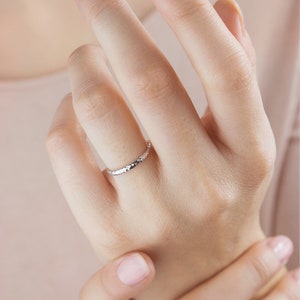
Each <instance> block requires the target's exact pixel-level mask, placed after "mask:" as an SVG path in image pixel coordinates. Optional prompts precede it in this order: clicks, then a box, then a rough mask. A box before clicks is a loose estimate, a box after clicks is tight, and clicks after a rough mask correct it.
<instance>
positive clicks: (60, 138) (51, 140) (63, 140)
mask: <svg viewBox="0 0 300 300" xmlns="http://www.w3.org/2000/svg"><path fill="white" fill-rule="evenodd" d="M72 136H73V133H72V129H71V128H70V127H69V126H66V125H65V124H60V125H57V126H55V127H53V128H52V129H51V130H50V131H49V133H48V135H47V139H46V146H47V150H48V152H49V153H51V152H53V151H58V150H60V149H62V148H63V147H64V145H67V144H68V141H69V140H70V139H71V138H72Z"/></svg>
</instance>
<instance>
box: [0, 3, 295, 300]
mask: <svg viewBox="0 0 300 300" xmlns="http://www.w3.org/2000/svg"><path fill="white" fill-rule="evenodd" d="M239 2H240V4H241V6H242V8H243V10H244V12H245V18H246V24H247V28H248V31H249V32H250V34H251V36H252V37H253V40H254V44H255V47H256V50H257V56H258V75H259V82H260V85H261V90H262V94H263V99H264V102H265V108H266V111H267V113H268V115H269V117H270V120H271V124H272V127H273V129H274V132H275V136H276V141H277V146H278V158H277V162H276V169H275V175H274V178H273V182H272V185H271V188H270V190H269V193H268V195H267V199H266V202H265V205H264V209H263V214H262V215H263V217H262V219H263V226H264V228H265V230H266V232H267V234H275V233H276V234H277V233H281V234H287V235H289V236H290V237H291V238H292V239H293V241H294V243H295V245H296V248H298V247H299V232H298V229H299V189H298V188H299V97H300V95H299V86H300V84H299V64H298V65H297V59H298V58H299V57H298V55H299V52H298V51H299V49H298V48H297V47H298V40H297V36H298V34H299V14H298V13H299V1H298V0H290V1H282V0H265V1H261V0H251V1H247V0H241V1H239ZM144 24H145V27H146V29H147V30H148V31H149V32H150V34H151V35H152V36H153V38H154V39H155V40H156V42H157V43H158V45H159V46H160V47H161V49H162V50H163V52H164V53H165V54H166V56H167V57H168V58H169V60H170V62H171V63H172V65H173V66H174V68H175V70H176V71H177V72H178V75H179V76H180V78H181V79H182V81H183V83H184V85H185V87H186V88H187V90H188V92H189V93H190V96H191V97H192V99H193V100H194V102H195V105H196V106H197V108H198V110H199V112H200V113H201V112H203V110H204V107H205V103H204V101H203V102H200V101H199V99H204V98H203V97H201V96H200V95H202V94H203V91H202V88H201V86H200V85H199V80H198V78H197V76H196V74H195V72H194V70H193V69H192V67H191V65H190V63H189V62H188V60H187V58H186V56H185V54H184V52H183V50H182V49H181V47H180V46H179V43H178V42H177V40H176V38H175V36H174V34H173V33H172V32H171V31H170V29H169V28H168V27H167V25H166V23H165V21H164V20H163V19H162V18H161V17H160V16H159V15H158V14H157V13H153V14H151V15H150V16H149V17H148V18H147V19H146V20H144ZM69 91H70V87H69V82H68V77H67V73H66V71H62V72H57V73H55V74H51V75H49V76H46V77H41V78H34V79H30V80H22V81H13V82H3V81H2V82H0V136H1V139H0V157H1V168H0V199H1V201H0V240H1V247H0V261H1V268H0V299H5V300H20V299H24V300H27V299H30V300H40V299H43V300H53V299H57V300H60V299H77V295H78V291H79V288H80V287H81V286H82V284H83V282H84V281H85V280H86V279H87V278H88V277H89V275H90V274H91V273H92V272H94V271H96V270H97V269H98V267H99V266H100V263H99V261H98V260H97V259H96V257H95V255H94V253H93V251H92V250H91V248H90V246H89V244H88V243H87V241H86V240H85V237H84V236H83V234H82V233H81V232H80V230H79V228H78V227H77V224H76V222H75V221H74V219H73V217H72V215H71V213H70V211H69V209H68V207H67V205H66V203H65V200H64V198H63V195H62V193H61V191H60V189H59V187H58V184H57V182H56V179H55V177H54V174H53V172H52V169H51V166H50V163H49V160H48V156H47V153H46V148H45V138H46V135H47V132H48V129H49V126H50V123H51V120H52V117H53V115H54V112H55V110H56V108H57V106H58V104H59V102H60V101H61V99H62V97H63V96H64V95H65V94H66V93H68V92H69ZM298 252H299V251H296V253H298ZM298 259H299V258H298V257H297V255H294V256H293V260H292V262H291V266H294V267H296V266H297V265H298V264H299V260H298Z"/></svg>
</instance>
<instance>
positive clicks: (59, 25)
mask: <svg viewBox="0 0 300 300" xmlns="http://www.w3.org/2000/svg"><path fill="white" fill-rule="evenodd" d="M128 3H129V4H130V5H131V7H132V8H133V10H134V11H135V12H136V14H137V15H138V17H139V18H140V19H143V18H145V17H146V16H147V14H148V13H149V12H151V10H152V9H153V4H152V2H151V1H150V0H145V1H137V0H129V1H128ZM37 16H38V17H37ZM49 23H50V24H51V26H49ZM37 29H38V30H37ZM49 37H51V38H49ZM0 40H1V45H5V47H0V78H1V79H11V80H15V79H22V78H29V77H38V76H41V75H44V74H48V73H51V72H55V71H58V70H61V69H65V68H66V67H67V61H68V57H69V55H70V53H71V52H72V51H73V50H74V49H76V48H77V47H79V46H80V45H82V44H86V43H96V38H95V36H94V34H93V32H92V31H91V29H90V27H89V26H88V24H87V23H86V22H85V21H84V20H83V18H82V16H81V15H80V13H79V11H78V8H77V6H76V4H75V2H74V1H73V0H64V1H61V0H53V1H47V0H41V1H37V0H12V1H6V0H0ZM54 41H55V42H54ZM20 49H22V55H20ZM37 57H38V58H39V59H38V60H37V59H36V58H37Z"/></svg>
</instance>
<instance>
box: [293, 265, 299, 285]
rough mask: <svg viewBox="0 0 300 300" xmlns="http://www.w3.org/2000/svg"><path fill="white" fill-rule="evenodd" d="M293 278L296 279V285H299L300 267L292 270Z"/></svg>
mask: <svg viewBox="0 0 300 300" xmlns="http://www.w3.org/2000/svg"><path fill="white" fill-rule="evenodd" d="M293 278H294V279H295V280H296V282H297V283H298V285H300V269H298V270H296V271H294V272H293Z"/></svg>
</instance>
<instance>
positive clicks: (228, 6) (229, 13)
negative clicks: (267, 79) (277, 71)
mask: <svg viewBox="0 0 300 300" xmlns="http://www.w3.org/2000/svg"><path fill="white" fill-rule="evenodd" d="M214 9H215V10H216V12H217V13H218V15H219V16H220V17H221V19H222V21H223V22H224V24H225V25H226V26H227V28H228V29H229V31H230V32H231V33H232V34H233V35H234V37H235V38H236V39H237V40H238V41H239V43H240V44H241V45H242V46H243V48H244V50H245V51H246V53H247V55H248V58H249V60H250V62H251V64H252V65H253V67H255V64H256V58H255V50H254V48H253V45H252V42H251V39H250V37H249V34H248V33H247V30H246V28H245V27H244V26H241V24H244V16H243V13H242V10H241V8H240V6H239V5H238V4H237V2H235V1H231V0H219V1H217V2H216V3H215V4H214Z"/></svg>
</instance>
